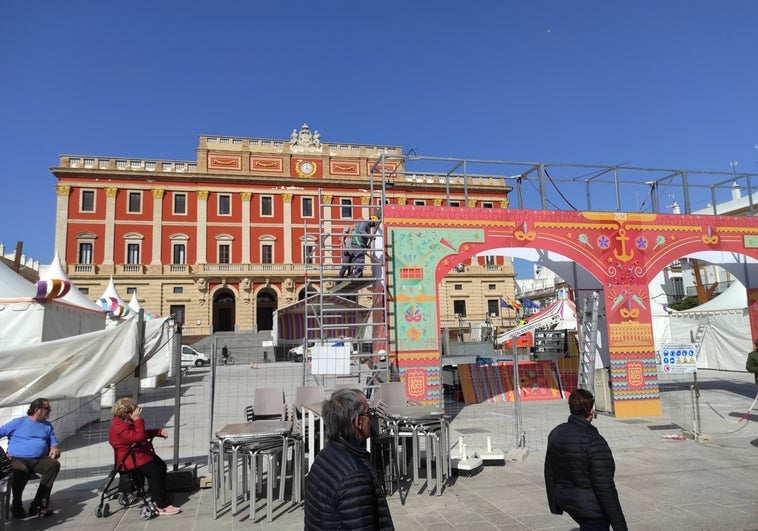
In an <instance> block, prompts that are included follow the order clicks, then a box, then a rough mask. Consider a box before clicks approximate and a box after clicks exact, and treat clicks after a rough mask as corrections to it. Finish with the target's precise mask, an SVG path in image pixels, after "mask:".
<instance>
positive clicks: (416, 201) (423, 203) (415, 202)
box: [413, 199, 426, 206]
mask: <svg viewBox="0 0 758 531" xmlns="http://www.w3.org/2000/svg"><path fill="white" fill-rule="evenodd" d="M413 204H414V205H416V206H424V205H426V201H424V200H423V199H416V200H415V201H414V202H413Z"/></svg>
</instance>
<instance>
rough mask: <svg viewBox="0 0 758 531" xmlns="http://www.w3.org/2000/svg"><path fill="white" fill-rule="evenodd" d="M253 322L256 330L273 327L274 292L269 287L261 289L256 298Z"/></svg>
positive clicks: (271, 328)
mask: <svg viewBox="0 0 758 531" xmlns="http://www.w3.org/2000/svg"><path fill="white" fill-rule="evenodd" d="M256 302H257V308H256V311H255V324H256V326H257V329H258V331H259V332H260V331H261V330H273V329H274V310H275V309H276V305H277V302H276V293H274V292H273V291H271V290H269V289H264V290H261V291H260V292H259V293H258V297H257V299H256Z"/></svg>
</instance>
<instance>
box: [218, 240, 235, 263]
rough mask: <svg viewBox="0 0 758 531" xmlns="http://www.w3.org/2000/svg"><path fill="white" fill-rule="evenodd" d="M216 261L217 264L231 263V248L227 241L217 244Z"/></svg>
mask: <svg viewBox="0 0 758 531" xmlns="http://www.w3.org/2000/svg"><path fill="white" fill-rule="evenodd" d="M218 263H219V264H231V263H232V249H231V246H230V245H229V244H228V243H220V244H219V246H218Z"/></svg>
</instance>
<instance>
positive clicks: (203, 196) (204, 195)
mask: <svg viewBox="0 0 758 531" xmlns="http://www.w3.org/2000/svg"><path fill="white" fill-rule="evenodd" d="M208 193H209V192H208V190H198V191H197V198H198V199H199V200H201V201H207V200H208Z"/></svg>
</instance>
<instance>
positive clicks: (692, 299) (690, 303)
mask: <svg viewBox="0 0 758 531" xmlns="http://www.w3.org/2000/svg"><path fill="white" fill-rule="evenodd" d="M699 305H700V302H699V301H698V300H697V297H696V296H694V295H688V296H687V297H685V298H683V299H682V300H681V301H679V302H672V303H671V304H669V308H671V309H672V310H678V311H682V310H689V309H690V308H694V307H695V306H699Z"/></svg>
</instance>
